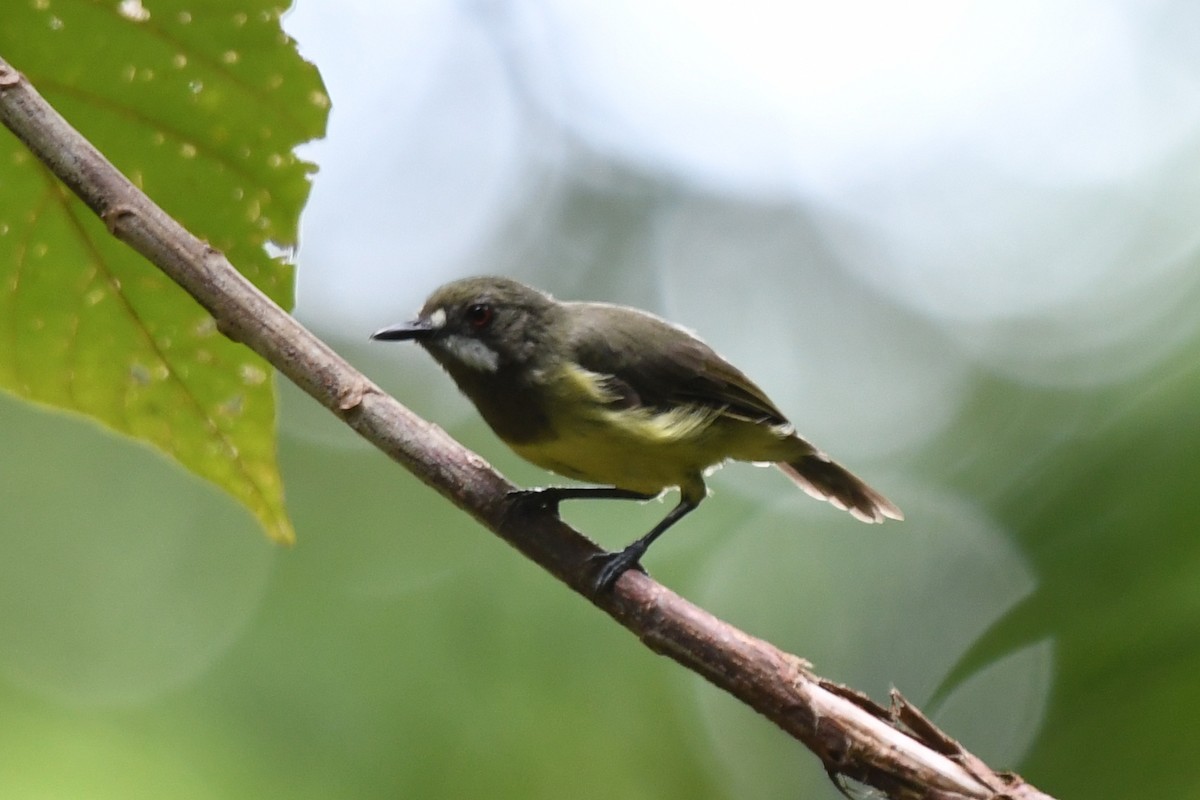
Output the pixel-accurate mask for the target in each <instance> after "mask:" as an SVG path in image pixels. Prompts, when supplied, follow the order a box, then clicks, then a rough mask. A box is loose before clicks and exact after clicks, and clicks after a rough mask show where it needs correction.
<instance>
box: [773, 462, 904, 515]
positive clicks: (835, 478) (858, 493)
mask: <svg viewBox="0 0 1200 800" xmlns="http://www.w3.org/2000/svg"><path fill="white" fill-rule="evenodd" d="M776 466H777V467H779V469H781V470H783V473H784V474H785V475H787V476H788V477H789V478H791V479H792V480H793V481H795V482H796V485H797V486H799V487H800V488H801V489H803V490H804V491H806V492H808V493H809V494H810V495H812V496H813V497H815V498H817V499H818V500H828V501H829V502H830V503H832V504H833V506H834V507H835V508H840V509H842V510H843V511H849V512H850V514H851V515H852V516H853V517H854V518H855V519H860V520H862V521H863V522H883V520H884V519H885V518H886V519H904V513H903V512H901V511H900V509H899V508H897V507H896V505H895V504H894V503H893V502H892V501H891V500H888V499H887V498H886V497H884V496H883V495H881V494H880V493H879V492H877V491H875V490H874V489H872V488H871V487H870V486H867V484H865V483H863V482H862V481H861V480H859V479H858V478H857V477H855V475H854V474H852V473H851V472H850V471H849V470H848V469H846V468H845V467H843V466H841V465H840V464H836V463H834V462H833V461H830V460H829V457H828V456H826V455H825V454H824V453H820V452H816V453H809V454H808V455H806V456H802V457H801V458H799V459H797V460H795V461H780V462H779V463H778V464H776Z"/></svg>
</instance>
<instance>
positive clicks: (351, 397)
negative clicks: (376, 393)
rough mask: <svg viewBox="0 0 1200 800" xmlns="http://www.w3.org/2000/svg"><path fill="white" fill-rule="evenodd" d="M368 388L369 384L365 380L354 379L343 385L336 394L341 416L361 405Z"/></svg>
mask: <svg viewBox="0 0 1200 800" xmlns="http://www.w3.org/2000/svg"><path fill="white" fill-rule="evenodd" d="M369 388H370V387H369V385H368V384H367V383H366V382H365V381H354V382H352V383H350V384H346V385H343V386H342V388H341V390H340V391H339V392H338V394H337V401H336V402H337V410H338V412H339V413H340V414H341V415H342V416H346V415H348V414H350V413H351V412H352V411H354V410H355V409H356V408H358V407H359V406H361V405H362V401H363V398H364V397H365V396H366V394H367V390H368V389H369Z"/></svg>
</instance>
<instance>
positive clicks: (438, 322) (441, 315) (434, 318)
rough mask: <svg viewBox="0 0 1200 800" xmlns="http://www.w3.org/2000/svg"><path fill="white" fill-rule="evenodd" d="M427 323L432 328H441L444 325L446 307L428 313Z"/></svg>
mask: <svg viewBox="0 0 1200 800" xmlns="http://www.w3.org/2000/svg"><path fill="white" fill-rule="evenodd" d="M429 325H430V326H431V327H433V328H442V327H444V326H445V325H446V309H444V308H439V309H437V310H436V311H434V312H433V313H432V314H430V315H429Z"/></svg>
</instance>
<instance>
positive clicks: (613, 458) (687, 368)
mask: <svg viewBox="0 0 1200 800" xmlns="http://www.w3.org/2000/svg"><path fill="white" fill-rule="evenodd" d="M371 338H372V339H375V340H380V341H413V342H415V343H416V344H418V345H420V346H421V347H422V348H423V349H424V350H426V351H427V352H428V353H429V355H431V356H432V357H433V359H434V360H435V361H436V362H437V363H438V364H440V365H441V366H442V368H443V369H444V370H445V371H446V372H447V373H448V374H449V375H450V377H451V379H453V381H454V383H455V384H457V386H458V388H459V390H460V391H461V392H462V393H463V394H464V395H466V397H467V398H468V399H469V400H470V401H471V402H472V403H473V404H474V405H475V407H476V409H477V410H478V411H479V413H480V415H481V416H482V417H483V419H484V420H485V421H486V422H487V424H488V426H489V427H490V428H491V429H492V431H494V432H495V434H496V436H497V437H499V438H500V439H501V440H502V441H503V442H504V443H505V444H506V445H507V446H508V447H509V448H511V449H512V450H513V452H515V453H516V454H517V455H518V456H520V457H521V458H523V459H525V460H526V461H529V462H531V463H533V464H535V465H537V466H538V467H541V468H543V469H546V470H549V471H550V472H553V473H556V474H558V475H562V476H565V477H567V478H571V479H574V480H577V481H582V482H585V483H588V484H595V485H592V486H551V487H546V488H540V489H531V490H522V491H521V492H519V493H518V494H519V496H520V497H521V498H522V499H524V500H526V501H528V500H533V501H534V502H536V503H537V504H538V505H540V506H542V507H546V508H550V509H553V510H554V511H555V512H557V510H558V504H559V502H560V501H562V500H573V499H586V498H607V499H626V500H649V499H652V498H655V497H658V496H661V495H662V494H663V493H664V492H666V491H667V490H669V489H678V491H679V502H678V503H677V504H676V505H675V506H674V507H673V508H672V509H671V510H670V511H669V512H668V513H667V514H666V516H665V517H663V519H662V520H661V521H660V522H659V523H658V524H656V525H655V526H654V527H653V528H651V529H650V531H649V532H647V533H646V534H645V535H643V536H641V537H639V538H638V539H636V540H635V541H633V542H632V543H631V544H629V545H628V546H626V547H625V548H624V549H622V550H619V551H615V552H605V553H602V554H599V555H597V556H596V557H595V558H596V560H597V561H598V562H599V563H598V566H597V567H596V570H595V574H594V576H593V580H592V587H593V589H594V591H596V592H600V591H604V590H611V589H612V587H613V586H614V585H615V584H616V582H617V580H618V579H619V578H620V576H621V575H622V574H623V573H625V572H626V571H628V570H629V569H631V568H637V569H641V568H642V567H641V563H640V562H641V559H642V558H643V557H644V556H645V554H646V551H647V550H648V549H649V547H650V545H651V544H653V543H654V541H655V540H657V539H658V538H659V537H660V536H662V534H663V533H664V532H665V531H666V530H667V529H669V528H670V527H672V526H673V525H675V524H676V523H677V522H679V521H680V520H681V519H683V518H684V517H685V516H687V515H688V514H690V513H691V512H692V511H694V510H695V509H696V508H697V507H698V506H699V505H700V503H701V502H702V501H703V500H704V499H705V498H706V497H707V495H708V488H707V485H706V484H705V476H706V475H707V474H709V473H710V472H711V471H712V470H713V469H715V468H716V467H718V466H720V465H721V464H723V463H725V462H726V461H748V462H754V463H769V464H775V465H776V466H777V467H778V468H779V469H780V470H781V471H782V472H783V473H784V474H785V475H787V477H788V478H790V479H791V480H792V481H793V482H794V483H795V484H797V485H798V486H799V487H800V488H801V489H803V490H804V491H805V492H807V493H808V494H810V495H812V496H813V497H815V498H818V499H821V500H827V501H829V502H830V503H831V504H833V505H834V506H835V507H837V508H839V509H842V510H844V511H848V512H849V513H850V514H851V515H852V516H854V517H855V518H856V519H859V520H862V521H863V522H868V523H877V522H883V521H884V520H885V519H893V520H902V519H903V518H904V515H903V513H901V511H900V509H899V508H898V507H897V506H896V505H895V504H894V503H892V502H891V501H890V500H888V499H887V498H886V497H884V496H883V495H882V494H880V493H879V492H878V491H876V490H875V489H872V488H871V487H870V486H868V485H867V484H866V483H865V482H864V481H862V480H861V479H860V478H858V477H857V476H855V475H854V474H853V473H851V472H850V471H849V470H847V469H845V468H844V467H842V466H841V465H840V464H838V463H836V462H834V461H833V460H832V459H831V458H830V457H829V456H827V455H826V454H825V453H823V452H822V451H821V450H819V449H817V448H816V447H815V446H814V445H812V444H811V443H810V442H809V441H808V440H807V439H805V438H803V437H802V436H800V435H799V434H798V433H797V432H796V428H795V426H794V425H792V423H791V422H789V421H788V419H787V418H786V417H785V416H784V414H783V412H781V411H780V410H779V408H778V407H777V406H776V405H775V403H773V402H772V401H771V400H770V399H769V398H768V397H767V395H766V393H764V392H763V390H762V389H760V388H759V387H758V386H757V385H756V384H755V383H754V382H753V381H751V380H750V378H748V377H746V375H745V374H744V373H743V372H742V371H741V370H739V369H738V368H737V367H735V366H734V365H733V364H731V363H729V361H727V360H725V359H724V358H722V357H721V356H720V355H718V354H717V353H716V351H715V350H713V349H712V348H711V347H710V346H709V345H707V344H706V343H705V342H704V341H702V340H701V339H700V338H699V337H698V336H696V335H695V334H693V333H692V332H690V331H688V330H686V329H685V328H683V327H681V326H678V325H675V324H673V323H671V322H668V321H667V320H665V319H662V318H661V317H658V316H656V315H654V314H652V313H650V312H647V311H642V310H640V309H636V308H632V307H628V306H621V305H615V304H611V303H601V302H567V301H560V300H557V299H555V298H554V297H553V296H551V295H550V294H548V293H546V292H544V291H541V290H539V289H536V288H533V287H531V286H527V285H525V284H523V283H520V282H519V281H516V280H513V279H511V278H505V277H496V276H481V277H472V278H463V279H459V280H454V281H451V282H450V283H447V284H445V285H444V286H441V287H440V288H438V289H436V290H434V292H433V293H432V294H431V295H430V296H429V298H428V299H427V300H426V301H425V303H424V305H423V306H422V307H421V309H420V311H419V312H418V313H417V316H416V318H415V319H413V320H410V321H408V322H404V323H400V324H397V325H392V326H389V327H386V328H383V329H381V330H378V331H376V332H375V333H373V334H371Z"/></svg>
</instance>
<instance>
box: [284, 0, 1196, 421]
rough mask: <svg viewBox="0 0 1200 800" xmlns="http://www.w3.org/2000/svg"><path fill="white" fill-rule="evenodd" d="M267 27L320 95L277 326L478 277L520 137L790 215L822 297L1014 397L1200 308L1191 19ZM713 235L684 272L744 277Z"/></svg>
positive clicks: (748, 5)
mask: <svg viewBox="0 0 1200 800" xmlns="http://www.w3.org/2000/svg"><path fill="white" fill-rule="evenodd" d="M286 25H287V28H288V30H289V31H290V32H291V33H292V34H293V35H294V36H295V37H296V38H297V39H298V40H299V42H300V46H301V49H302V52H303V53H304V54H305V55H306V56H307V57H309V58H310V59H312V60H314V61H315V62H316V63H317V65H318V66H319V67H320V69H321V71H322V74H323V75H324V77H325V80H326V83H327V86H328V89H329V93H330V95H331V97H332V98H333V103H334V106H333V114H332V118H331V124H330V128H329V134H328V138H327V139H326V140H325V141H323V142H320V143H317V144H315V145H313V146H312V147H311V148H309V149H308V150H307V151H306V155H307V156H308V157H310V158H312V159H314V160H316V161H317V162H318V163H319V164H320V168H321V172H320V173H319V174H318V176H317V179H316V185H315V189H314V192H313V197H312V201H311V203H310V205H309V207H308V210H307V211H306V212H305V218H304V226H303V239H302V243H301V244H302V246H301V249H300V252H299V266H300V272H299V276H300V277H299V284H300V285H299V312H300V314H301V315H302V316H303V317H305V318H307V319H309V320H311V321H315V322H317V323H318V324H319V325H321V326H322V327H336V328H337V329H338V330H340V331H344V332H346V334H347V335H349V336H351V337H355V338H357V337H358V336H359V335H360V334H361V335H364V336H365V333H366V332H369V331H370V330H371V329H373V328H375V327H378V326H380V325H382V324H385V323H389V322H393V321H398V320H399V319H403V318H406V317H407V316H408V315H410V314H411V311H412V310H413V309H415V307H416V306H417V305H418V304H419V302H420V299H421V298H422V296H423V295H424V294H425V293H426V292H427V291H428V290H429V289H430V288H432V287H433V286H434V285H436V284H438V283H440V282H442V281H443V280H445V279H449V278H451V277H455V276H457V275H460V274H465V273H468V272H484V271H497V270H499V269H502V265H498V266H492V267H490V268H489V266H490V263H491V262H490V261H489V258H490V254H489V253H488V252H487V247H488V245H489V243H491V242H492V241H493V240H492V239H491V237H494V236H496V235H497V233H498V231H500V230H501V229H502V228H503V226H505V225H509V224H511V218H512V216H513V215H518V216H520V215H526V216H529V215H531V214H534V213H536V211H537V209H538V208H539V205H538V203H539V202H540V203H542V204H544V205H543V206H541V207H543V208H544V207H545V204H549V205H550V206H553V204H554V203H555V197H554V194H553V193H554V186H553V182H546V181H544V180H543V181H541V182H539V181H537V180H531V176H533V177H537V176H538V175H539V174H540V173H539V170H542V171H545V169H546V164H547V163H548V162H552V161H553V159H554V158H555V154H554V153H553V152H549V153H548V152H545V151H542V150H538V149H537V148H536V147H534V146H533V145H532V144H531V142H536V143H538V144H539V145H544V143H545V141H546V140H545V139H544V138H542V139H538V138H536V137H533V136H532V134H531V131H533V130H534V127H535V125H537V124H542V125H544V124H546V123H547V121H549V123H550V124H551V125H552V126H554V127H556V128H557V129H558V130H560V131H562V132H565V133H566V134H568V135H570V136H572V137H577V140H578V141H581V142H582V143H583V144H584V145H585V146H587V147H588V148H590V149H592V150H593V151H596V152H600V153H602V154H607V155H608V156H609V157H610V158H612V159H614V160H616V161H617V162H620V163H623V164H624V165H626V168H627V169H629V170H632V171H634V172H643V173H645V174H646V175H649V176H660V177H662V178H663V179H665V180H668V181H678V182H679V183H680V184H681V185H683V186H689V187H693V188H694V190H695V191H696V193H697V195H698V196H703V197H706V198H712V197H718V198H726V199H728V200H729V202H732V203H737V202H740V201H743V200H744V201H746V202H749V203H775V204H779V203H782V204H786V205H789V206H791V207H794V208H795V209H796V211H797V214H798V215H802V216H803V218H804V220H805V223H806V224H807V225H810V226H815V230H816V231H817V234H818V235H819V237H820V239H821V241H822V242H823V246H824V247H826V248H828V249H829V250H830V251H831V253H832V256H831V257H832V258H833V260H834V261H836V264H837V271H838V272H839V273H840V274H841V275H842V276H843V277H842V278H841V279H839V280H842V281H843V283H842V284H839V286H841V287H842V289H841V291H842V293H843V294H846V293H847V289H846V286H847V285H850V286H855V285H856V286H859V287H861V288H863V289H865V290H866V291H868V292H871V293H873V294H874V295H876V296H877V300H874V301H872V302H877V301H878V300H880V299H881V301H882V302H883V303H885V304H886V305H887V306H888V307H889V309H890V312H889V313H888V314H884V315H882V316H883V317H885V318H887V319H892V320H893V321H895V320H894V319H893V318H894V317H896V315H897V314H898V315H900V316H901V317H903V320H902V321H901V322H900V323H898V324H901V326H902V328H903V330H904V331H905V335H910V334H911V335H913V336H917V337H918V339H920V338H921V337H922V336H924V337H925V339H929V338H930V335H931V334H929V331H933V332H935V334H933V337H934V338H944V341H943V343H942V345H941V346H942V347H945V346H947V344H948V345H949V346H952V347H953V348H954V349H955V350H956V351H957V352H959V353H961V354H962V355H963V358H964V359H965V360H966V361H970V360H974V361H975V362H977V363H982V364H983V365H985V366H986V367H988V368H990V369H997V370H1001V371H1006V372H1009V373H1011V374H1013V375H1016V376H1017V377H1020V378H1023V379H1026V380H1033V381H1037V382H1045V383H1049V384H1065V385H1072V384H1077V385H1091V384H1094V383H1097V382H1107V381H1112V380H1119V379H1125V378H1128V377H1130V376H1131V375H1135V374H1137V373H1138V372H1139V371H1140V370H1144V369H1145V368H1147V367H1148V366H1150V365H1153V364H1154V363H1157V361H1159V360H1161V358H1162V357H1164V356H1165V355H1168V354H1170V353H1171V352H1173V351H1174V349H1175V348H1176V347H1177V345H1178V343H1179V342H1180V341H1183V340H1184V339H1185V338H1187V337H1189V336H1191V335H1192V334H1193V333H1194V331H1195V324H1196V321H1197V319H1198V318H1200V315H1198V314H1196V313H1195V311H1194V306H1193V304H1192V301H1194V300H1195V298H1196V296H1197V284H1198V281H1200V275H1198V274H1197V269H1196V267H1195V264H1194V260H1195V259H1194V253H1195V250H1196V247H1197V245H1198V244H1200V225H1198V224H1197V221H1198V220H1200V155H1198V154H1200V48H1197V47H1196V46H1195V43H1196V42H1197V41H1200V6H1198V5H1196V4H1194V3H1189V2H1183V1H1182V0H1180V1H1179V2H1174V3H1171V2H1144V1H1142V0H1107V1H1105V0H1089V1H1088V2H1082V0H1060V1H1059V2H1042V1H1041V0H1016V1H1015V2H1006V3H1003V4H1001V3H963V2H954V0H916V1H915V2H909V3H904V4H896V3H891V2H883V0H857V1H852V2H841V3H829V2H800V1H797V2H789V3H783V2H769V0H757V1H756V2H755V1H751V2H738V3H732V2H728V3H717V2H699V1H698V0H637V2H635V1H634V0H606V1H605V2H572V1H571V0H511V2H499V0H495V1H493V0H477V1H476V2H470V1H469V0H464V1H463V2H454V1H453V0H405V2H403V3H379V2H374V1H373V0H352V1H350V2H336V3H335V2H328V0H299V2H298V5H297V8H296V9H295V11H294V12H293V13H292V14H291V15H290V16H289V17H288V19H287V22H286ZM681 218H682V222H681ZM688 219H689V217H688V213H687V202H686V200H685V202H684V204H683V210H682V211H680V210H679V209H675V210H674V211H673V212H672V213H671V214H668V215H666V216H665V217H664V221H663V223H662V227H663V236H664V237H666V239H668V240H669V239H670V237H671V236H675V237H677V238H678V237H679V236H680V235H681V234H680V231H687V236H689V237H694V236H698V235H704V234H706V233H709V232H710V231H711V230H712V228H711V226H693V227H691V228H690V227H689V224H690V223H689V222H688ZM693 228H698V229H693ZM724 244H725V247H726V248H727V249H732V250H733V251H734V253H736V252H741V253H742V258H741V259H738V258H737V257H736V255H734V254H733V253H731V254H730V259H731V260H730V261H729V262H728V263H727V264H726V265H725V266H721V265H720V264H717V263H713V264H708V265H703V264H701V267H704V268H707V269H711V270H712V271H713V273H712V274H713V275H714V280H719V279H720V276H722V275H729V274H733V270H734V269H735V267H731V266H729V265H730V264H733V265H738V266H737V267H736V268H737V269H740V270H741V274H742V275H753V274H754V270H755V266H754V265H756V264H758V263H761V262H759V261H757V258H758V257H759V254H758V253H757V252H756V250H755V248H756V247H758V246H759V244H760V242H759V237H758V236H757V235H751V234H745V235H744V237H743V238H739V235H738V233H737V232H736V231H734V232H732V233H731V234H730V237H729V238H728V239H726V240H725V242H724ZM771 246H772V247H774V248H775V249H776V250H778V249H779V247H780V243H779V242H774V243H773V244H772V245H771ZM674 249H679V248H674ZM683 249H684V250H687V248H683ZM693 249H694V248H693ZM671 251H672V247H669V246H668V247H664V248H663V249H662V253H667V254H669V253H670V252H671ZM706 252H707V251H706ZM662 253H660V255H662ZM652 255H653V254H652ZM702 256H703V254H702ZM663 257H664V258H666V257H667V256H663ZM691 257H693V258H694V257H696V256H695V254H693V255H692V256H691ZM796 257H797V258H802V257H804V253H802V252H797V254H796ZM647 266H648V267H651V268H654V269H657V270H658V271H659V273H660V274H662V275H664V276H666V277H664V278H663V282H664V286H663V294H664V298H665V299H664V301H663V306H665V309H664V310H666V311H667V312H669V313H672V314H674V313H675V312H676V310H677V309H678V310H679V313H680V314H682V315H683V320H684V321H685V322H688V323H689V324H693V325H694V326H695V327H702V328H703V330H704V332H706V333H707V332H709V331H711V326H710V325H708V324H707V322H706V324H704V325H700V324H697V322H696V320H695V319H694V318H693V319H688V318H687V317H686V310H687V309H689V308H695V303H697V302H703V301H704V299H705V298H704V297H693V296H692V295H695V294H697V292H696V291H695V289H696V285H695V284H694V283H689V275H693V276H694V274H695V273H694V270H692V267H691V263H689V264H687V265H679V264H673V263H670V262H669V261H664V262H662V263H653V264H648V265H647ZM699 268H700V267H697V268H696V269H699ZM689 270H692V271H689ZM722 270H723V271H722ZM764 271H765V274H768V275H769V274H772V273H770V271H769V269H768V268H767V267H765V266H764ZM672 276H675V277H672ZM845 281H850V284H845ZM705 285H706V286H707V285H708V284H705ZM758 285H762V286H763V287H764V291H763V292H761V293H760V294H761V295H762V297H763V298H764V299H763V302H764V303H766V304H767V306H766V307H764V309H763V313H765V314H772V313H775V314H780V313H786V312H785V311H784V310H782V309H781V308H775V307H772V306H770V304H771V303H779V302H781V301H780V298H779V295H780V292H777V291H776V292H772V291H771V288H770V286H769V285H768V282H763V283H762V284H758ZM550 288H553V287H550ZM798 290H799V291H804V287H802V286H801V287H798ZM596 299H615V298H596ZM721 299H722V298H721V297H720V296H716V297H714V296H712V292H711V291H710V292H709V297H708V302H709V303H710V304H711V303H719V301H720V300H721ZM644 305H650V303H649V302H646V303H644ZM717 307H719V306H717ZM848 313H849V314H850V315H851V316H854V313H855V312H854V309H852V308H851V309H849V311H848ZM709 316H711V315H709ZM864 316H867V317H868V318H873V317H876V316H881V315H879V314H874V313H871V314H865V315H864ZM706 319H707V318H706ZM881 324H882V323H881ZM914 331H916V332H914ZM920 331H926V332H925V333H920ZM876 333H879V334H881V335H883V336H884V337H892V336H893V333H894V332H892V331H886V330H880V331H877V332H876ZM858 335H861V336H866V337H868V338H870V337H871V335H872V334H871V331H870V330H867V331H865V332H863V331H860V333H859V334H858ZM930 353H933V355H930ZM730 355H736V354H734V353H730ZM942 355H943V353H942V352H941V350H939V349H937V347H934V349H933V350H931V351H927V352H925V353H924V354H922V355H920V356H919V357H918V358H919V359H923V362H922V363H923V366H922V367H921V368H922V369H926V370H927V369H931V368H932V369H934V371H935V372H936V368H935V367H934V365H933V364H932V363H930V362H938V361H941V360H942ZM892 357H897V356H896V354H889V355H888V358H889V359H890V358H892ZM875 358H876V360H887V359H885V358H884V356H883V355H881V354H876V356H875ZM909 366H910V365H908V364H900V365H898V369H899V368H900V367H903V368H904V369H908V368H909ZM859 367H860V371H861V370H862V369H865V367H862V365H859ZM751 374H752V375H755V374H756V373H755V372H754V371H752V370H751ZM758 375H759V376H761V372H760V373H758ZM956 380H957V378H956V377H955V376H953V375H949V374H941V375H935V376H934V379H933V384H934V385H935V386H941V387H942V388H943V389H944V388H945V387H946V386H948V385H951V384H953V383H954V382H955V381H956ZM768 383H769V381H768ZM768 388H770V386H769V385H768ZM910 400H911V403H912V404H914V406H915V407H916V406H921V405H922V404H924V403H926V402H933V401H932V399H931V398H930V399H920V398H911V399H910ZM934 405H935V406H936V402H934Z"/></svg>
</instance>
